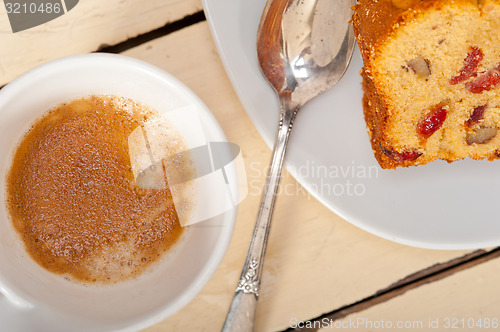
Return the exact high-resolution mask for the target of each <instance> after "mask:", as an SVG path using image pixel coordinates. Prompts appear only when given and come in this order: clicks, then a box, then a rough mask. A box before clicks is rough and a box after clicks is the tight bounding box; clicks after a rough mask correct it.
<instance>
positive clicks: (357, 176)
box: [247, 161, 380, 198]
mask: <svg viewBox="0 0 500 332" xmlns="http://www.w3.org/2000/svg"><path fill="white" fill-rule="evenodd" d="M268 170H269V166H264V165H262V163H260V162H252V163H250V165H249V169H248V171H247V172H248V186H249V189H248V194H249V195H255V196H259V195H260V194H261V193H262V189H263V187H264V181H265V176H266V174H267V172H268ZM291 171H292V173H293V174H295V175H296V176H297V177H298V178H299V179H303V180H305V181H307V182H308V183H309V184H308V185H309V189H311V191H312V192H314V193H317V194H318V195H320V196H335V197H340V196H348V197H360V196H364V195H365V194H366V182H367V181H369V180H370V179H376V178H378V176H379V171H380V169H379V167H377V166H376V165H369V166H367V165H360V164H358V163H357V162H356V161H351V163H349V164H344V165H320V164H318V163H316V162H314V161H307V162H306V163H305V164H304V165H301V166H299V167H297V168H294V169H291ZM286 176H287V175H284V177H286ZM278 194H279V195H287V196H306V197H308V198H310V196H311V194H310V193H309V192H308V191H306V190H305V189H304V188H303V187H302V186H301V185H300V184H298V183H297V182H296V181H286V179H285V178H284V179H283V180H282V182H281V185H280V187H279V189H278Z"/></svg>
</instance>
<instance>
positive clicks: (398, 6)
mask: <svg viewBox="0 0 500 332" xmlns="http://www.w3.org/2000/svg"><path fill="white" fill-rule="evenodd" d="M488 1H490V0H358V3H357V5H356V6H355V11H354V15H353V25H354V28H355V31H356V38H357V40H358V42H359V43H360V44H362V45H361V48H362V53H363V57H364V58H365V60H366V57H367V56H368V55H369V52H373V51H374V50H375V48H376V47H377V45H378V44H380V43H381V42H383V41H384V40H385V38H387V37H389V36H390V35H391V31H392V30H393V29H394V28H397V27H398V25H399V24H401V23H403V22H405V21H407V20H409V19H411V18H412V17H413V16H415V15H417V14H418V13H419V12H421V11H424V10H426V9H429V8H431V7H435V6H437V7H439V6H441V5H445V4H448V3H454V4H456V5H460V4H461V3H464V4H474V5H476V6H482V5H483V4H484V3H486V2H488ZM491 1H493V0H491ZM494 1H497V0H494Z"/></svg>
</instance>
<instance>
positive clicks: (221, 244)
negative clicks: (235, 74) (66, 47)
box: [0, 53, 237, 331]
mask: <svg viewBox="0 0 500 332" xmlns="http://www.w3.org/2000/svg"><path fill="white" fill-rule="evenodd" d="M92 63H100V64H108V65H110V66H128V67H129V68H130V69H131V70H138V71H142V72H144V73H145V74H147V75H153V76H154V77H155V78H157V79H160V80H161V81H163V82H165V83H166V84H168V85H171V86H174V87H175V88H176V89H178V90H179V91H181V92H182V93H183V94H184V95H186V96H187V97H188V98H190V99H191V100H192V102H193V103H195V104H196V105H197V106H199V109H200V110H202V111H203V115H204V117H205V118H206V119H207V120H208V122H209V126H210V127H211V129H212V130H213V131H214V133H216V135H217V136H218V138H219V139H220V140H223V141H225V142H227V138H226V136H225V134H224V132H223V130H222V128H221V127H220V125H219V123H218V122H217V120H216V118H215V116H214V115H213V114H212V113H211V111H210V110H209V109H208V107H207V106H206V105H205V104H204V103H203V102H202V101H201V99H200V98H199V97H198V96H197V95H196V94H195V93H194V92H193V91H191V90H190V89H189V88H188V87H187V86H186V85H185V84H184V83H182V82H181V81H179V80H178V79H177V78H175V77H174V76H172V75H171V74H169V73H167V72H166V71H164V70H162V69H160V68H158V67H156V66H154V65H152V64H150V63H147V62H145V61H142V60H139V59H135V58H131V57H128V56H124V55H118V54H109V53H91V54H79V55H72V56H67V57H63V58H59V59H56V60H52V61H49V62H47V63H44V64H42V65H40V66H37V67H35V68H33V69H31V70H29V71H28V72H26V73H24V74H22V75H21V76H19V77H18V78H16V79H14V80H13V81H12V82H10V83H8V84H7V85H6V86H4V87H3V88H2V89H1V90H0V108H1V107H2V106H3V105H4V104H5V103H6V102H7V101H8V100H10V99H11V98H12V97H13V96H15V95H16V94H17V93H19V92H20V91H23V89H25V88H26V86H27V85H29V84H30V82H32V81H33V80H36V79H40V77H45V76H48V77H50V76H51V75H54V73H55V74H56V75H57V71H58V70H60V69H64V68H73V67H75V66H76V67H78V66H86V65H89V64H92ZM2 174H4V171H2ZM2 190H3V189H2ZM236 190H237V186H236ZM226 213H227V216H226V217H225V224H224V226H225V227H223V229H222V230H221V231H220V235H219V237H218V241H217V245H216V246H215V248H214V250H213V251H212V252H211V254H210V256H209V257H210V259H209V261H208V262H207V263H206V264H205V265H203V267H202V268H201V270H199V271H198V272H197V273H196V277H195V279H194V280H193V282H192V283H191V284H189V286H188V287H187V288H186V289H185V290H184V291H183V292H182V294H181V295H180V296H178V297H177V298H175V300H174V301H172V302H169V303H164V304H163V306H161V308H160V307H158V310H155V312H154V314H152V315H150V316H148V317H147V318H145V319H143V320H140V321H138V322H137V323H136V324H133V325H130V326H127V327H124V328H120V329H119V330H120V331H133V330H137V329H141V328H146V327H149V326H151V325H153V324H155V323H158V322H160V321H161V320H163V319H165V318H167V317H169V316H171V315H172V314H174V313H175V312H177V311H178V310H180V309H181V308H182V307H184V306H185V305H187V304H188V303H189V302H191V301H192V300H193V299H194V298H195V297H196V296H197V295H198V294H199V293H200V292H201V290H202V289H203V288H204V287H205V285H206V284H207V283H208V281H209V280H210V278H211V277H212V276H213V274H214V273H215V271H216V270H217V269H218V268H219V266H220V263H221V261H222V259H223V258H224V256H225V253H226V252H227V249H228V247H229V244H230V241H231V238H232V234H233V231H234V225H235V221H236V215H237V207H235V208H234V209H232V210H231V211H229V212H226ZM0 289H2V290H5V289H6V290H7V291H9V290H10V288H9V287H8V286H6V283H5V280H3V278H2V276H1V275H0ZM14 293H16V292H15V291H14ZM21 297H22V296H21ZM35 310H36V309H35Z"/></svg>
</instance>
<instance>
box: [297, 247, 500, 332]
mask: <svg viewBox="0 0 500 332" xmlns="http://www.w3.org/2000/svg"><path fill="white" fill-rule="evenodd" d="M499 257H500V253H499V250H495V251H493V252H491V253H489V254H486V255H484V256H483V257H482V258H478V259H475V260H472V261H470V262H467V263H464V264H461V265H459V266H456V267H454V268H452V269H449V270H447V271H446V272H445V273H441V274H440V275H435V276H433V277H431V278H429V279H428V280H422V282H419V283H418V285H412V286H408V287H403V288H402V289H401V290H400V291H399V293H400V294H398V295H399V296H393V297H391V298H390V299H388V300H387V301H384V302H382V303H380V304H378V305H377V304H375V303H373V305H372V306H370V307H368V308H367V309H366V310H362V311H359V312H356V313H353V314H352V315H348V316H346V317H344V318H342V319H340V320H338V321H336V322H337V324H338V325H339V326H341V325H342V324H344V325H345V326H349V325H351V326H356V327H357V328H358V330H361V331H366V330H370V329H369V327H370V326H371V327H372V328H371V330H375V328H374V327H373V326H375V325H376V324H378V325H379V326H385V328H378V329H376V330H389V328H388V327H387V326H388V325H391V324H392V326H393V328H392V330H394V329H395V328H396V327H397V326H398V324H406V325H407V328H405V329H404V331H448V330H458V331H494V330H495V331H496V330H498V329H499V328H500V299H499V297H498V294H499V293H500V283H499V282H498V275H499V273H500V258H499ZM416 286H419V287H416ZM323 324H324V325H323V328H321V329H314V330H308V331H321V332H323V331H324V332H326V331H331V327H329V326H328V324H330V325H332V324H335V323H329V322H328V321H323ZM358 324H359V325H358ZM382 324H384V325H382ZM346 330H347V329H346ZM400 330H403V329H400ZM304 331H305V329H304Z"/></svg>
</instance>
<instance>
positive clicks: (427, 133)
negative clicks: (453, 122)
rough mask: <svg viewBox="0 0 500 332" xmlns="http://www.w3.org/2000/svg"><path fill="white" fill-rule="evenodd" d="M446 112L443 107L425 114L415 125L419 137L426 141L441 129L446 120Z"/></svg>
mask: <svg viewBox="0 0 500 332" xmlns="http://www.w3.org/2000/svg"><path fill="white" fill-rule="evenodd" d="M446 115H447V111H446V109H444V108H443V107H437V108H435V109H434V110H432V111H430V112H429V113H427V114H426V115H425V116H424V117H423V118H422V119H421V120H420V122H419V123H418V125H417V133H418V135H419V136H420V137H422V138H424V139H426V138H429V137H431V136H432V134H434V133H435V132H436V130H438V129H439V128H441V126H442V125H443V123H444V120H446Z"/></svg>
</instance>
